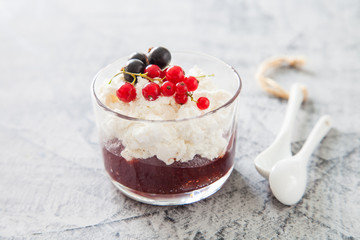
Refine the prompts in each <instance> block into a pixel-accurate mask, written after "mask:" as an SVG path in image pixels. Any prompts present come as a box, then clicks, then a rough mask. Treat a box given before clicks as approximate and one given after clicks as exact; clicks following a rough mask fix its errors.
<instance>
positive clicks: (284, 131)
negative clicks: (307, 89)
mask: <svg viewBox="0 0 360 240" xmlns="http://www.w3.org/2000/svg"><path fill="white" fill-rule="evenodd" d="M303 99H304V94H303V92H302V90H301V85H300V84H299V83H295V84H293V85H292V86H291V90H290V95H289V102H288V105H287V108H286V115H285V119H284V123H283V125H282V128H281V130H280V131H279V134H278V138H285V139H286V141H287V142H288V143H289V144H290V140H291V139H290V138H291V132H292V129H293V126H294V123H295V119H296V114H297V112H298V111H299V108H300V105H301V103H302V101H303Z"/></svg>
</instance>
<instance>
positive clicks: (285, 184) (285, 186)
mask: <svg viewBox="0 0 360 240" xmlns="http://www.w3.org/2000/svg"><path fill="white" fill-rule="evenodd" d="M331 126H332V120H331V117H330V116H328V115H325V116H323V117H321V118H320V120H319V121H318V122H317V123H316V125H315V127H314V129H313V130H312V131H311V133H310V136H309V137H308V139H307V140H306V142H305V144H304V146H303V147H302V149H301V150H300V151H299V152H298V153H297V154H296V155H295V156H293V157H290V158H287V159H283V160H281V161H279V162H278V163H277V164H275V166H274V167H273V168H272V170H271V172H270V176H269V182H270V188H271V191H272V192H273V194H274V196H275V197H276V198H277V199H278V200H279V201H280V202H281V203H283V204H285V205H293V204H295V203H297V202H298V201H299V200H300V199H301V198H302V196H303V195H304V192H305V188H306V182H307V171H306V170H307V168H306V166H307V163H308V161H309V159H310V156H311V154H312V153H313V151H314V150H315V148H316V147H317V145H318V144H319V143H320V141H321V140H322V138H323V137H324V136H325V135H326V134H327V133H328V132H329V130H330V128H331Z"/></svg>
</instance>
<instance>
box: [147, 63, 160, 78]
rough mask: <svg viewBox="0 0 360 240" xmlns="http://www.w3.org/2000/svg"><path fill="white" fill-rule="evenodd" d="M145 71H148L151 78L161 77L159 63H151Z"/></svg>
mask: <svg viewBox="0 0 360 240" xmlns="http://www.w3.org/2000/svg"><path fill="white" fill-rule="evenodd" d="M144 73H147V75H148V77H151V78H156V77H160V74H161V68H159V66H157V65H154V64H150V65H147V67H146V68H145V71H144Z"/></svg>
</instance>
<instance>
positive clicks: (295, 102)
mask: <svg viewBox="0 0 360 240" xmlns="http://www.w3.org/2000/svg"><path fill="white" fill-rule="evenodd" d="M303 99H304V95H303V92H302V90H301V85H300V84H299V83H295V84H293V85H292V86H291V90H290V96H289V102H288V106H287V109H286V115H285V119H284V122H283V125H282V127H281V130H280V132H279V134H278V135H277V137H276V139H275V141H274V142H273V143H272V144H271V145H270V146H269V147H268V148H267V149H265V150H264V151H263V152H262V153H260V154H259V155H258V156H257V157H256V158H255V160H254V163H255V167H256V170H257V171H258V172H259V173H260V175H261V176H263V177H264V178H266V179H268V178H269V173H270V170H271V169H272V167H273V166H274V165H275V164H276V163H277V161H279V160H281V159H284V158H289V157H291V156H292V154H291V145H290V141H291V132H292V129H293V127H294V123H295V119H296V114H297V112H298V110H299V108H300V105H301V103H302V101H303Z"/></svg>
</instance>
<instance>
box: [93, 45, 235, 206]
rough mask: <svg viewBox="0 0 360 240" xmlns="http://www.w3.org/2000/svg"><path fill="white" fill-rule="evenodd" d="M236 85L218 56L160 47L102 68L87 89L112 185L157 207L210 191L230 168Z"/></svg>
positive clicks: (197, 197)
mask: <svg viewBox="0 0 360 240" xmlns="http://www.w3.org/2000/svg"><path fill="white" fill-rule="evenodd" d="M156 51H157V52H156ZM154 52H155V53H154ZM164 52H165V56H164ZM161 54H163V55H161ZM158 55H161V56H160V57H159V56H158ZM144 56H145V58H144ZM129 59H130V60H129ZM134 59H135V60H134ZM139 61H141V62H143V64H142V63H140V62H139ZM140 65H141V66H140ZM154 65H155V66H154ZM240 90H241V79H240V77H239V75H238V74H237V72H236V71H235V70H234V69H233V68H232V67H231V66H229V65H227V64H226V63H224V62H223V61H221V60H219V59H217V58H215V57H212V56H208V55H204V54H199V53H190V52H171V53H170V52H169V51H168V50H167V49H165V48H162V47H157V48H155V49H152V50H151V51H150V53H148V54H147V55H145V54H139V53H135V54H132V55H131V56H130V58H129V57H124V58H121V59H119V60H117V61H116V62H114V63H112V64H110V65H108V66H107V67H105V68H104V69H102V70H101V71H100V72H99V73H98V74H97V75H96V77H95V78H94V81H93V83H92V86H91V92H92V99H93V106H94V111H95V116H96V123H97V127H98V130H99V136H100V145H101V148H102V154H103V160H104V165H105V170H106V172H107V174H108V176H109V177H110V179H111V181H112V182H113V184H114V185H115V186H116V187H117V188H118V189H120V191H121V192H122V193H124V194H125V195H126V196H128V197H130V198H132V199H135V200H137V201H140V202H144V203H148V204H154V205H180V204H188V203H193V202H196V201H199V200H201V199H204V198H206V197H208V196H210V195H212V194H213V193H215V192H216V191H217V190H219V189H220V188H221V186H222V185H223V184H224V183H225V181H226V180H227V179H228V177H229V176H230V174H231V172H232V170H233V167H234V158H235V149H236V147H235V144H236V131H237V105H238V104H237V101H238V96H239V93H240Z"/></svg>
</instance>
